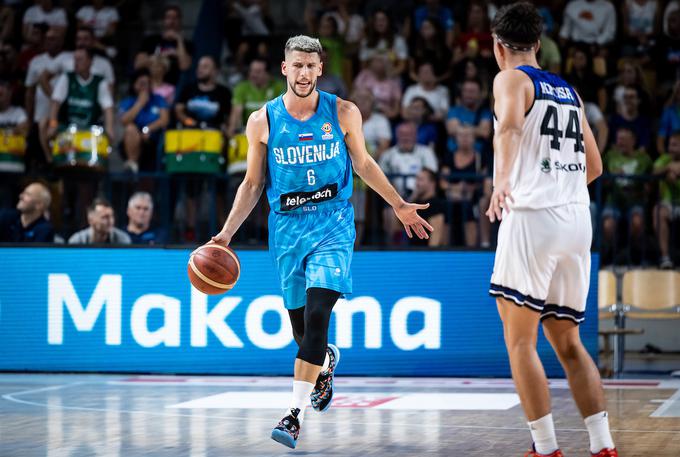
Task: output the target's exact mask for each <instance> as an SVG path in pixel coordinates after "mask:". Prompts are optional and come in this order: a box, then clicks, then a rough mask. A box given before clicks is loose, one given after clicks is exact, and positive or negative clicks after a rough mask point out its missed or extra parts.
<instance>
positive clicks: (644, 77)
mask: <svg viewBox="0 0 680 457" xmlns="http://www.w3.org/2000/svg"><path fill="white" fill-rule="evenodd" d="M504 3H506V2H503V1H475V0H470V1H455V2H454V1H444V0H366V1H363V2H359V1H356V0H309V1H304V0H292V1H285V2H284V1H281V2H277V1H273V0H270V1H267V0H243V1H240V2H238V1H218V0H217V1H216V0H203V1H200V0H196V1H183V2H181V3H177V4H170V3H167V2H162V1H144V2H130V1H120V2H117V3H116V4H114V3H113V2H108V1H104V0H97V1H77V0H76V1H66V0H63V1H53V0H35V1H33V2H27V1H21V0H5V1H4V2H3V5H2V6H1V7H0V132H1V133H0V177H1V182H0V207H1V208H4V210H2V212H1V213H0V241H1V242H25V241H38V242H58V243H59V242H61V243H79V244H82V243H114V244H127V243H144V244H181V243H194V242H198V241H204V240H206V239H207V238H208V237H209V236H210V235H211V234H212V233H214V232H215V231H216V230H218V228H219V227H220V226H221V224H222V223H223V221H224V218H225V217H226V215H227V213H228V210H229V207H230V204H231V202H232V200H233V197H234V193H235V190H236V188H237V187H238V184H239V183H240V181H241V180H242V178H243V175H244V172H245V168H246V167H245V158H246V151H247V140H246V138H245V136H244V134H243V129H244V126H245V122H246V121H247V118H248V116H249V115H250V113H252V112H253V111H255V110H257V109H258V108H260V107H261V106H262V105H263V104H264V103H265V102H266V101H267V100H269V99H271V98H274V97H276V96H277V95H279V94H280V93H282V92H284V91H285V80H284V79H283V77H282V76H281V73H280V62H281V60H282V58H283V45H284V43H285V40H286V39H287V38H288V37H289V36H291V35H293V34H298V33H305V34H309V35H313V36H317V37H319V38H320V40H321V43H322V45H323V47H324V54H323V56H322V59H323V61H324V74H323V76H322V77H321V78H320V79H319V82H318V88H319V89H322V90H325V91H329V92H332V93H335V94H337V95H339V96H340V97H343V98H347V99H349V100H352V101H354V102H355V103H356V104H357V106H358V107H359V109H360V111H361V113H362V116H363V120H364V124H363V129H364V134H365V137H366V146H367V149H368V151H369V152H370V154H372V155H373V157H374V158H375V159H376V161H377V162H378V163H379V164H380V166H381V167H382V169H383V170H384V171H385V173H386V174H388V176H390V178H391V179H392V180H393V182H394V185H395V187H396V188H397V189H398V190H399V191H400V192H401V193H402V195H403V196H404V197H405V198H408V199H410V200H412V201H417V202H429V203H430V204H431V205H430V208H429V209H428V210H426V211H425V212H424V213H425V216H426V217H427V218H428V220H429V221H430V222H431V223H432V225H434V226H435V227H436V229H437V230H436V232H435V236H433V237H432V238H431V239H430V240H429V241H426V242H424V243H425V245H424V246H425V247H426V246H427V245H429V246H430V247H437V246H442V247H464V248H493V247H494V244H495V237H496V236H495V233H496V231H497V227H494V226H492V225H490V224H489V223H488V220H487V219H486V218H485V217H483V214H484V211H485V210H486V207H487V205H488V198H489V195H490V193H491V176H492V172H493V151H492V146H491V140H492V137H493V118H492V105H493V101H492V91H491V87H492V81H493V77H494V75H495V73H496V72H497V71H498V70H497V66H496V64H495V61H494V58H493V40H492V37H491V34H490V31H489V23H490V18H492V17H493V15H494V14H495V11H496V10H497V8H498V7H500V6H501V5H502V4H504ZM534 3H535V4H536V5H537V6H538V7H539V8H540V11H541V14H542V15H543V17H544V20H545V30H544V34H543V36H542V38H541V48H540V53H539V63H540V65H541V67H542V68H544V69H547V70H550V71H552V72H554V73H557V74H560V75H561V76H562V77H563V78H565V79H566V80H567V81H568V82H570V83H571V84H573V85H574V87H575V88H576V89H577V91H578V92H579V93H580V95H581V97H582V98H583V100H584V102H585V112H586V116H587V118H588V121H589V122H590V125H591V126H592V128H593V131H594V133H595V135H596V139H597V143H598V145H599V148H600V152H601V153H602V156H603V161H604V169H605V175H604V176H603V177H602V178H601V179H599V180H597V181H596V183H595V184H594V185H592V186H591V197H592V201H593V204H592V208H591V209H592V222H593V226H594V229H595V230H594V233H595V240H594V244H595V247H596V248H598V249H600V251H601V253H602V263H603V264H605V265H607V264H620V265H644V266H659V267H662V268H673V266H674V265H677V264H678V263H680V255H679V254H680V249H679V248H680V230H679V227H680V224H679V223H680V82H679V81H680V80H679V79H678V75H679V73H678V71H679V69H680V1H677V0H671V1H664V0H624V1H620V2H611V1H609V0H570V1H559V0H558V1H535V2H534ZM353 203H354V205H355V209H356V223H357V233H358V239H357V244H358V245H361V246H389V247H393V246H408V245H412V244H419V243H421V242H420V241H412V240H408V239H406V238H405V236H404V234H403V230H401V229H400V227H399V225H398V224H397V223H396V222H395V220H394V218H393V216H392V214H391V212H389V211H387V210H386V208H385V207H384V204H382V203H381V201H380V199H379V198H377V196H376V195H375V194H374V193H373V192H372V191H370V189H366V187H365V186H364V185H363V184H362V183H360V182H358V181H355V194H354V197H353ZM266 212H267V208H266V202H265V200H264V199H262V201H261V202H260V204H259V205H258V207H257V208H256V209H255V211H254V212H253V214H252V215H251V217H250V218H249V219H248V221H247V222H246V224H245V225H244V227H243V229H242V230H241V232H240V233H239V234H238V236H237V237H236V239H235V242H236V243H241V244H252V245H265V244H266V233H267V227H266V220H267V219H266Z"/></svg>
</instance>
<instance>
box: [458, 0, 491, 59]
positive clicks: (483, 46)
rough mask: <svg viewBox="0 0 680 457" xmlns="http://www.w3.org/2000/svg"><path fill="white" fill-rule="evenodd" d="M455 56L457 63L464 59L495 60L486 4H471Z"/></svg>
mask: <svg viewBox="0 0 680 457" xmlns="http://www.w3.org/2000/svg"><path fill="white" fill-rule="evenodd" d="M453 55H454V57H453V58H454V60H455V61H456V62H458V61H459V60H461V59H462V58H464V57H469V58H473V59H475V58H478V57H479V58H482V59H487V60H488V59H492V58H493V38H492V36H491V29H490V28H489V15H488V14H487V11H486V6H485V5H484V4H482V3H480V2H477V1H475V2H470V5H469V6H468V16H467V21H466V25H465V29H464V30H463V32H462V33H461V34H460V35H459V36H458V38H457V39H456V49H455V51H454V53H453Z"/></svg>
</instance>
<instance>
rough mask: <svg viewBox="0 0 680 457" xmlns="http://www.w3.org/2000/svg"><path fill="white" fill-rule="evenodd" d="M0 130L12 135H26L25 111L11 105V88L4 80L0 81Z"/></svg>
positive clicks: (26, 120)
mask: <svg viewBox="0 0 680 457" xmlns="http://www.w3.org/2000/svg"><path fill="white" fill-rule="evenodd" d="M0 129H2V130H5V131H10V132H11V133H12V134H13V135H20V136H26V135H27V134H28V117H27V116H26V111H24V109H23V108H22V107H20V106H14V105H12V87H11V86H10V84H9V81H6V80H0Z"/></svg>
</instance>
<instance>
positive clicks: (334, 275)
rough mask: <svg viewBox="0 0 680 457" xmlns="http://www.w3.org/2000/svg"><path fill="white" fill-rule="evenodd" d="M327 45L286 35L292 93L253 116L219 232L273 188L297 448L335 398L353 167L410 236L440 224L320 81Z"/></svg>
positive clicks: (282, 430) (282, 432) (229, 233)
mask: <svg viewBox="0 0 680 457" xmlns="http://www.w3.org/2000/svg"><path fill="white" fill-rule="evenodd" d="M321 52H322V49H321V44H320V43H319V40H317V39H314V38H310V37H307V36H302V35H300V36H296V37H293V38H290V39H289V40H288V42H287V43H286V48H285V60H284V61H283V62H282V64H281V72H282V73H283V74H284V75H285V76H286V78H287V82H288V88H287V91H286V93H285V94H283V95H281V96H279V97H277V98H276V99H274V100H271V101H270V102H268V103H267V104H266V105H265V106H264V107H262V108H261V109H260V110H258V111H256V112H254V113H253V114H252V115H251V116H250V118H249V119H248V123H247V125H246V135H247V137H248V169H247V172H246V176H245V179H244V180H243V183H242V184H241V185H240V187H239V189H238V191H237V193H236V197H235V200H234V205H233V208H232V210H231V213H230V214H229V217H228V218H227V221H226V222H225V224H224V228H223V229H222V230H221V231H220V233H219V234H217V235H216V236H214V237H213V238H212V240H213V241H214V242H216V243H220V244H224V245H227V244H229V242H230V241H231V239H232V237H233V235H234V233H235V232H236V230H237V229H238V228H239V227H240V226H241V224H242V223H243V221H244V220H245V219H246V217H247V216H248V214H250V212H251V211H252V209H253V207H254V206H255V204H256V203H257V201H258V199H259V197H260V195H261V193H262V189H266V191H267V198H268V200H269V206H270V208H271V212H270V215H269V250H270V252H271V254H272V257H273V259H274V262H275V264H276V267H277V269H278V273H279V279H280V282H281V289H282V291H283V301H284V305H285V307H286V308H287V309H288V313H289V316H290V321H291V324H292V328H293V336H294V338H295V341H296V342H297V344H298V347H299V350H298V353H297V358H296V359H295V366H294V373H295V375H294V381H293V398H292V400H291V403H290V408H289V410H288V411H287V412H286V415H285V416H284V418H283V419H281V421H280V422H279V424H278V425H277V426H276V427H275V428H274V430H273V431H272V435H271V436H272V438H273V439H274V440H276V441H278V442H280V443H282V444H284V445H286V446H288V447H291V448H295V446H296V444H297V439H298V436H299V433H300V425H301V424H302V422H303V419H304V414H305V408H306V406H307V404H309V403H310V399H311V404H312V407H313V408H314V409H315V410H317V411H321V412H323V411H325V410H327V409H328V407H329V406H330V404H331V400H332V397H333V373H334V370H335V367H336V366H337V364H338V362H339V360H340V352H339V351H338V349H337V348H336V347H335V346H333V345H330V344H328V343H327V340H328V335H327V334H328V322H329V320H330V316H331V311H332V309H333V306H334V305H335V303H336V301H337V300H338V298H340V297H341V296H342V295H344V294H348V293H351V292H352V277H351V272H350V264H351V261H352V248H353V245H354V238H355V231H354V210H353V208H352V205H351V204H350V202H349V198H350V196H351V194H352V168H354V170H355V171H356V173H357V174H358V175H359V176H360V177H361V178H362V179H363V180H364V181H365V182H366V183H367V184H368V185H369V186H371V187H372V188H373V189H374V190H375V191H376V192H378V194H380V196H382V197H383V198H384V199H385V200H386V201H387V203H389V204H390V205H391V206H392V208H393V209H394V212H395V214H396V216H397V218H399V220H400V221H401V222H402V223H403V224H404V227H405V229H406V233H407V235H408V236H409V237H412V236H413V235H415V236H418V237H419V238H428V231H432V227H431V226H430V225H429V224H428V223H427V222H426V221H425V220H424V219H422V218H421V217H420V216H419V215H418V213H417V210H419V209H425V208H427V205H417V204H412V203H407V202H405V201H404V200H403V199H402V198H401V197H400V196H399V194H398V193H397V191H396V190H395V189H394V188H393V187H392V185H391V184H390V182H389V181H388V179H387V177H386V176H385V175H384V174H383V173H382V171H381V170H380V167H378V165H377V164H376V162H375V161H374V160H373V159H372V158H371V156H370V155H369V154H368V152H367V151H366V146H365V141H364V136H363V133H362V129H361V114H360V112H359V109H358V108H357V107H356V106H355V105H354V104H353V103H351V102H349V101H346V100H342V99H340V98H337V97H336V96H334V95H331V94H328V93H326V92H322V91H319V90H316V81H317V78H318V77H319V76H321V71H322V63H321V57H320V56H321Z"/></svg>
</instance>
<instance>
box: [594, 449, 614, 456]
mask: <svg viewBox="0 0 680 457" xmlns="http://www.w3.org/2000/svg"><path fill="white" fill-rule="evenodd" d="M591 455H592V456H593V457H619V453H618V452H617V451H616V448H614V449H602V450H601V451H600V452H598V453H597V454H591Z"/></svg>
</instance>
